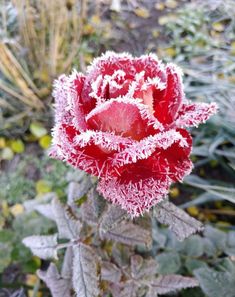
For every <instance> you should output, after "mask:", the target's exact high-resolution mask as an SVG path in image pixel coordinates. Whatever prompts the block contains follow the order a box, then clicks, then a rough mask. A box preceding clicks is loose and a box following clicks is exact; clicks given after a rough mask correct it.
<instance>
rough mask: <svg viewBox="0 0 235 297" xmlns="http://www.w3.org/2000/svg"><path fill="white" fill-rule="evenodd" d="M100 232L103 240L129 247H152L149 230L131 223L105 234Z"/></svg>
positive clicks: (123, 223) (123, 224) (121, 225)
mask: <svg viewBox="0 0 235 297" xmlns="http://www.w3.org/2000/svg"><path fill="white" fill-rule="evenodd" d="M102 230H103V229H101V230H100V236H101V238H105V239H108V240H114V241H117V242H120V243H124V244H127V245H132V246H135V245H143V246H146V247H151V245H152V236H151V232H150V231H149V230H146V229H143V228H141V227H140V226H138V225H134V224H132V223H130V222H125V221H124V222H122V223H121V224H119V225H118V226H116V227H115V228H113V229H111V230H109V231H106V232H103V231H102Z"/></svg>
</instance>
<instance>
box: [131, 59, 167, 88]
mask: <svg viewBox="0 0 235 297" xmlns="http://www.w3.org/2000/svg"><path fill="white" fill-rule="evenodd" d="M134 66H135V69H136V73H138V72H142V71H143V70H144V72H145V75H144V78H145V80H147V79H148V78H150V79H151V78H156V77H158V78H159V79H160V80H161V82H162V83H164V82H165V81H166V73H165V69H164V65H163V64H162V62H161V61H160V60H159V59H158V57H157V56H156V55H154V54H149V55H143V56H141V57H139V58H135V59H134Z"/></svg>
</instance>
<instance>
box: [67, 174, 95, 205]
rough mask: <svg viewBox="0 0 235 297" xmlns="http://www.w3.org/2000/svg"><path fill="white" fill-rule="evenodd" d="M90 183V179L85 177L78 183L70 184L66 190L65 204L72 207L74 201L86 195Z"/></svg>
mask: <svg viewBox="0 0 235 297" xmlns="http://www.w3.org/2000/svg"><path fill="white" fill-rule="evenodd" d="M91 186H92V183H91V179H90V177H88V176H85V177H84V178H83V180H82V181H81V182H80V183H77V182H70V183H69V185H68V188H67V193H68V197H67V203H68V205H70V206H74V203H75V201H76V200H79V199H80V198H82V197H83V196H84V195H85V194H87V192H88V190H89V189H90V188H91Z"/></svg>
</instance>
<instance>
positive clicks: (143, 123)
mask: <svg viewBox="0 0 235 297" xmlns="http://www.w3.org/2000/svg"><path fill="white" fill-rule="evenodd" d="M86 120H87V124H88V126H89V128H90V129H93V130H98V131H103V132H114V133H115V134H117V135H121V136H123V137H131V138H132V139H135V140H140V139H142V138H144V137H146V136H148V135H151V134H153V133H154V132H155V131H154V124H155V125H157V124H158V122H157V121H155V120H154V118H153V117H152V118H151V114H150V113H148V107H146V106H145V105H143V104H141V103H139V102H138V101H137V100H134V99H129V98H126V97H123V98H117V99H112V100H109V101H106V102H105V103H103V104H102V105H99V106H97V107H96V108H95V109H93V110H92V112H90V113H89V114H88V116H87V118H86ZM151 120H152V121H151Z"/></svg>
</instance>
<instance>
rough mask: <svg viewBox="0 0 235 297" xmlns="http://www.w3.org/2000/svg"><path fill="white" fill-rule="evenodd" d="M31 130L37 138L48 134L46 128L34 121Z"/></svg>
mask: <svg viewBox="0 0 235 297" xmlns="http://www.w3.org/2000/svg"><path fill="white" fill-rule="evenodd" d="M29 130H30V132H31V133H32V134H33V135H34V136H35V137H37V138H41V137H42V136H44V135H46V134H47V130H46V128H45V127H44V126H43V125H42V124H41V123H38V122H32V123H31V124H30V126H29Z"/></svg>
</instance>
